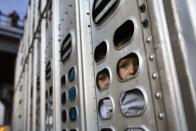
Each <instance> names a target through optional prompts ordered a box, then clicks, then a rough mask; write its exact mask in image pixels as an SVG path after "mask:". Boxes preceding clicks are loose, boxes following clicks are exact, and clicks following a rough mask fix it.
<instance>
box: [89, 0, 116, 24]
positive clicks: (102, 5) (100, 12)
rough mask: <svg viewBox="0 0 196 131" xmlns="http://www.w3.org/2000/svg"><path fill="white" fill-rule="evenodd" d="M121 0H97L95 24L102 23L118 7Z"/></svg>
mask: <svg viewBox="0 0 196 131" xmlns="http://www.w3.org/2000/svg"><path fill="white" fill-rule="evenodd" d="M118 3H119V0H95V1H94V3H93V12H92V15H93V16H92V17H93V21H94V22H95V24H101V23H102V22H103V21H104V20H105V19H106V18H107V17H108V16H109V15H110V14H111V13H112V12H113V10H114V9H115V8H116V7H117V5H118Z"/></svg>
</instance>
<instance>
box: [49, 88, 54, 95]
mask: <svg viewBox="0 0 196 131" xmlns="http://www.w3.org/2000/svg"><path fill="white" fill-rule="evenodd" d="M49 94H50V96H52V94H53V87H52V86H50V89H49Z"/></svg>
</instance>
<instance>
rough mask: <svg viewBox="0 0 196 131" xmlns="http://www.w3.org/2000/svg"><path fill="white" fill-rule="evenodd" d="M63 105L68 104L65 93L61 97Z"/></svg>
mask: <svg viewBox="0 0 196 131" xmlns="http://www.w3.org/2000/svg"><path fill="white" fill-rule="evenodd" d="M61 103H62V104H65V103H66V93H65V92H63V94H62V95H61Z"/></svg>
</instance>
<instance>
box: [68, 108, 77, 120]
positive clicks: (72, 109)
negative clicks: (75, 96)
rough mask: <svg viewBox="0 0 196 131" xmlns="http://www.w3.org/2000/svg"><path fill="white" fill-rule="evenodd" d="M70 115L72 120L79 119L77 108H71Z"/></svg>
mask: <svg viewBox="0 0 196 131" xmlns="http://www.w3.org/2000/svg"><path fill="white" fill-rule="evenodd" d="M69 117H70V120H71V121H76V120H77V117H78V115H77V110H76V108H75V107H72V108H71V109H70V110H69Z"/></svg>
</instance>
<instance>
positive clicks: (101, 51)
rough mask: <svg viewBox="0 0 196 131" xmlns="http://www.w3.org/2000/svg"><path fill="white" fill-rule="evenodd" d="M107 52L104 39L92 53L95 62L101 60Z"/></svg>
mask: <svg viewBox="0 0 196 131" xmlns="http://www.w3.org/2000/svg"><path fill="white" fill-rule="evenodd" d="M106 53H107V45H106V43H105V41H103V42H101V43H100V44H99V45H98V46H97V47H96V48H95V53H94V58H95V62H97V63H98V62H100V61H101V60H103V59H104V58H105V56H106Z"/></svg>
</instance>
